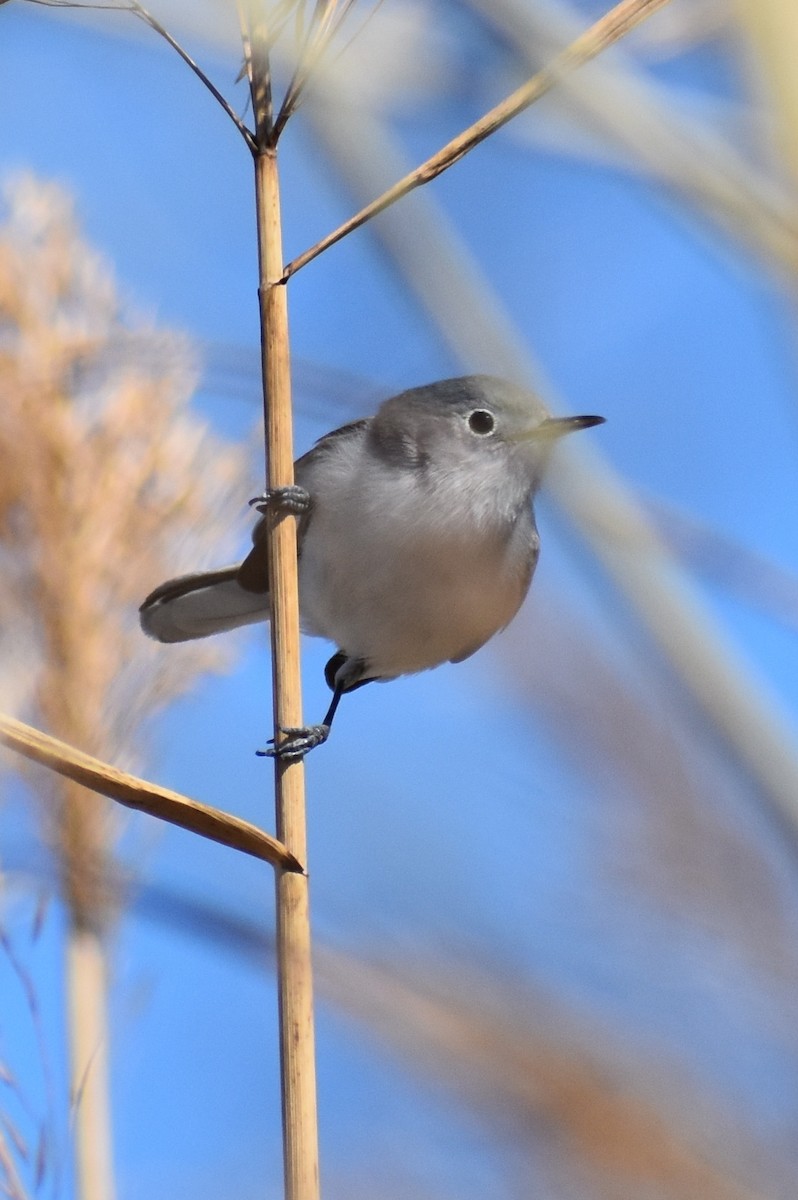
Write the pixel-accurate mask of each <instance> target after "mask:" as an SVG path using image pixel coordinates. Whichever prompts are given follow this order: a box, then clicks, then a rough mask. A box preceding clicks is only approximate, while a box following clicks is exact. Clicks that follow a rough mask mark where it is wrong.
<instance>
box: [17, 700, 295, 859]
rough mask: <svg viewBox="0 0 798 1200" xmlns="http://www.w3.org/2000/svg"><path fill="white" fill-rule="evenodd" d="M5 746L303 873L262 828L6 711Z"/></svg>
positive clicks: (105, 793) (233, 846) (102, 791)
mask: <svg viewBox="0 0 798 1200" xmlns="http://www.w3.org/2000/svg"><path fill="white" fill-rule="evenodd" d="M0 744H2V745H4V746H7V747H8V748H9V749H10V750H14V751H16V753H17V754H21V755H23V757H24V758H28V759H30V760H31V762H36V763H39V764H40V765H41V766H43V767H48V768H49V770H51V771H56V772H57V773H58V774H59V775H64V776H65V777H66V778H67V779H72V780H74V781H75V783H79V784H82V785H83V787H85V788H87V789H88V790H89V791H91V792H97V793H99V795H101V796H107V797H108V798H109V799H110V800H116V801H117V803H118V804H124V806H125V807H126V808H133V809H136V810H137V811H139V812H146V813H149V814H150V816H153V817H158V819H159V820H161V821H168V822H169V824H170V825H177V826H179V827H180V828H181V829H187V830H188V831H189V832H190V833H197V834H199V835H200V837H204V838H208V839H209V840H210V841H213V842H219V843H220V844H221V845H222V846H229V847H230V848H231V849H232V850H240V851H241V852H242V853H244V854H250V855H252V857H253V858H260V859H262V860H263V861H264V862H268V863H271V864H272V865H273V866H275V867H282V869H283V870H285V871H301V870H302V864H301V862H300V861H299V860H298V859H296V858H295V857H294V856H293V855H292V854H289V853H288V851H287V850H286V848H285V846H283V845H281V844H280V842H278V841H277V839H276V838H273V837H272V836H271V835H270V834H268V833H264V832H263V830H262V829H258V827H257V825H252V824H250V822H249V821H242V820H241V819H240V818H239V817H233V816H231V815H230V814H229V813H225V812H222V811H221V810H220V809H218V808H211V806H210V805H208V804H200V802H199V801H198V800H191V799H189V797H188V796H181V795H180V793H179V792H172V791H170V790H169V789H168V788H161V787H157V786H156V785H155V784H154V783H149V782H148V781H147V780H145V779H139V778H138V777H137V776H135V775H128V774H127V772H126V771H119V770H118V769H117V768H116V767H112V766H110V765H109V764H108V763H105V762H102V761H101V760H100V759H99V758H93V757H92V756H91V755H90V754H84V753H83V751H82V750H76V749H75V748H74V747H73V746H68V745H67V743H66V742H62V741H59V739H58V738H54V737H51V736H50V735H49V734H48V733H42V731H41V730H40V729H34V727H33V726H32V725H26V724H24V722H22V721H17V720H16V719H15V718H14V717H9V716H7V715H6V714H5V713H0Z"/></svg>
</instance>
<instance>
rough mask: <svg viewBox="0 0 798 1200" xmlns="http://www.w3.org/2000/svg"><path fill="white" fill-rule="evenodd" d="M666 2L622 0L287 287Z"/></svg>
mask: <svg viewBox="0 0 798 1200" xmlns="http://www.w3.org/2000/svg"><path fill="white" fill-rule="evenodd" d="M667 3H669V0H622V2H621V3H620V4H616V5H615V7H614V8H612V9H610V11H609V12H608V13H605V15H604V16H603V17H601V18H600V19H599V20H598V21H596V22H595V24H594V25H591V26H590V28H589V29H587V30H586V31H585V32H584V33H583V34H581V36H580V37H578V38H576V40H575V41H573V42H571V44H570V46H567V47H566V48H565V50H563V51H562V53H561V54H558V55H557V56H556V58H554V59H553V60H552V61H551V62H550V63H549V64H548V66H546V67H544V68H543V69H542V70H541V71H538V72H537V74H535V75H533V76H532V77H531V79H528V80H527V81H526V83H523V84H521V86H520V87H519V88H516V90H515V91H514V92H512V93H511V94H510V95H509V96H507V97H506V99H504V100H502V101H501V103H500V104H497V105H496V106H495V108H492V109H491V110H490V111H489V112H487V113H485V115H484V116H483V117H480V119H479V120H478V121H475V122H474V124H473V125H469V127H468V129H464V130H463V132H462V133H460V134H458V135H457V137H455V138H452V140H451V141H450V142H447V143H446V145H445V146H443V147H442V148H441V149H440V150H438V152H437V153H436V154H433V155H432V157H431V158H428V159H427V160H426V162H423V163H422V164H421V166H419V167H416V169H415V170H414V171H410V172H409V174H407V175H405V176H404V177H403V178H402V179H400V180H398V181H397V182H396V183H394V184H393V185H392V186H391V187H389V188H388V190H387V191H386V192H383V194H382V195H381V196H378V197H377V199H376V200H372V202H371V203H370V204H367V205H366V206H365V208H361V210H360V212H358V213H355V215H354V216H353V217H350V218H349V220H348V221H345V222H344V223H343V225H339V226H338V228H337V229H334V230H333V231H332V233H328V234H327V236H326V237H323V238H322V239H321V241H320V242H316V244H315V246H311V247H310V248H309V249H308V250H305V251H304V252H303V253H302V254H300V255H299V256H298V257H297V258H294V259H292V261H291V262H290V263H288V264H287V266H286V267H285V269H284V271H283V273H282V282H286V281H287V280H288V279H290V278H291V276H292V275H295V274H296V272H297V271H300V270H301V269H302V267H305V266H307V264H308V263H309V262H312V261H313V259H314V258H317V257H318V256H319V255H320V254H322V253H323V252H324V251H325V250H328V249H329V247H330V246H334V245H335V243H336V242H340V240H341V238H344V237H346V236H347V234H349V233H352V232H353V231H354V230H355V229H359V228H360V226H361V225H365V223H366V221H370V220H371V219H372V217H376V216H377V215H378V214H379V213H381V212H384V211H385V209H386V208H389V207H390V206H391V205H392V204H395V203H396V201H397V200H401V198H402V197H403V196H406V195H407V194H408V192H412V191H413V190H414V189H415V188H417V187H421V186H422V184H425V183H429V182H430V180H432V179H435V178H436V177H437V176H438V175H441V174H442V173H443V172H444V171H446V170H447V169H448V168H449V167H451V166H453V165H454V164H455V163H456V162H459V160H460V159H461V158H463V157H464V155H466V154H468V152H469V151H470V150H473V149H474V147H475V146H478V145H479V143H480V142H483V141H484V140H485V139H486V138H488V137H490V136H491V134H493V133H496V131H497V130H498V129H501V127H502V126H503V125H506V124H507V122H508V121H511V120H512V119H513V117H516V116H517V115H518V114H519V113H521V112H523V111H524V109H526V108H529V106H530V104H533V103H534V101H535V100H538V99H540V97H541V96H543V95H544V94H545V93H546V92H548V91H549V90H550V89H551V88H552V87H554V85H555V83H556V82H557V80H558V79H559V78H560V77H561V76H562V75H563V74H564V73H565V72H566V71H573V70H574V69H575V68H576V67H581V66H583V65H584V64H585V63H587V62H589V61H590V59H591V58H595V57H596V55H597V54H600V53H601V52H602V50H606V48H607V47H608V46H612V45H613V44H614V43H615V42H617V41H620V39H621V38H622V37H625V36H626V34H627V33H630V32H631V31H632V30H633V29H634V28H635V27H636V26H637V25H639V24H640V23H641V21H644V20H645V19H646V18H647V17H650V16H651V14H652V13H654V12H656V11H657V9H659V8H664V6H665V5H666V4H667Z"/></svg>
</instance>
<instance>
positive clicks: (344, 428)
mask: <svg viewBox="0 0 798 1200" xmlns="http://www.w3.org/2000/svg"><path fill="white" fill-rule="evenodd" d="M370 419H371V418H370V417H363V418H361V419H360V420H359V421H350V422H349V424H348V425H341V427H340V428H339V429H333V430H331V431H330V432H329V433H325V435H324V437H322V438H319V440H318V441H317V442H316V444H315V446H313V448H312V449H311V450H308V452H307V454H303V455H302V457H301V458H298V459H297V461H296V462H295V463H294V476H295V478H296V481H297V483H299V484H301V485H302V486H304V485H305V481H306V478H307V476H308V475H309V474H310V473H311V472H312V469H313V465H314V463H317V462H318V461H319V459H320V458H321V457H322V456H323V455H325V454H329V453H330V451H331V450H333V449H334V448H335V447H336V445H340V442H339V439H340V438H359V437H361V436H362V434H363V433H364V431H365V430H366V429H367V428H368V425H369V421H370ZM312 517H313V495H312V493H311V497H310V509H309V510H308V512H306V513H303V514H302V516H301V517H300V519H299V524H298V528H297V543H298V546H299V553H300V554H301V553H302V540H303V538H304V536H305V532H306V530H307V527H308V524H309V523H310V521H311V519H312ZM268 529H269V525H268V518H267V517H266V516H265V515H264V516H262V517H261V518H260V520H259V521H258V522H257V524H256V525H255V527H254V529H253V530H252V549H251V550H250V552H249V554H248V555H247V557H246V558H245V559H244V561H243V562H242V564H241V566H240V567H239V568H238V576H237V579H238V583H239V584H240V586H241V587H242V588H244V590H245V591H247V592H258V593H262V592H268V590H269V563H268V555H267V551H266V537H267V533H268Z"/></svg>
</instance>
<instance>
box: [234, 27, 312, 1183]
mask: <svg viewBox="0 0 798 1200" xmlns="http://www.w3.org/2000/svg"><path fill="white" fill-rule="evenodd" d="M267 37H268V30H267V28H266V22H265V19H264V18H263V17H262V16H261V17H260V19H254V20H251V21H250V25H249V45H250V59H249V67H250V72H251V76H250V82H251V87H252V101H253V108H254V112H255V125H256V139H257V143H258V150H257V152H256V154H255V201H256V208H257V230H258V262H259V289H258V292H259V297H260V319H261V357H262V369H263V403H264V424H265V431H266V466H267V473H268V482H269V487H272V488H275V487H284V486H285V485H287V484H291V483H293V481H294V452H293V433H292V412H291V376H290V364H289V349H288V307H287V296H286V289H285V286H284V285H283V284H282V283H281V282H280V276H281V275H282V269H283V251H282V232H281V226H280V192H279V176H278V170H277V154H276V148H275V145H274V127H273V115H272V106H271V88H270V75H269V60H268V40H267ZM268 546H269V590H270V594H271V644H272V678H273V707H274V737H275V742H276V743H278V742H279V741H280V740H282V737H283V734H282V732H281V730H282V729H284V728H286V727H291V726H300V725H301V724H302V693H301V680H300V670H299V667H300V658H299V586H298V577H297V576H298V573H297V542H296V518H295V517H293V516H289V515H287V514H284V513H283V514H277V515H276V516H275V517H274V518H273V519H272V520H271V523H270V529H269V542H268ZM274 785H275V809H276V823H277V836H278V837H279V838H280V839H281V840H282V841H283V842H284V844H285V846H286V847H287V849H288V850H289V852H290V853H292V854H294V855H295V856H296V857H297V858H298V859H299V860H300V861H301V862H303V863H304V862H305V861H306V850H307V847H306V823H305V772H304V766H303V764H302V762H301V761H300V762H281V761H280V760H279V759H275V762H274ZM275 884H276V891H277V930H276V934H277V988H278V1003H279V1021H280V1070H281V1085H282V1086H281V1095H282V1115H283V1166H284V1173H285V1198H286V1200H318V1196H319V1166H318V1128H317V1116H316V1061H315V1037H314V1029H313V972H312V964H311V941H310V908H309V896H308V880H307V876H306V875H300V874H296V873H290V872H287V871H282V870H277V871H276V872H275Z"/></svg>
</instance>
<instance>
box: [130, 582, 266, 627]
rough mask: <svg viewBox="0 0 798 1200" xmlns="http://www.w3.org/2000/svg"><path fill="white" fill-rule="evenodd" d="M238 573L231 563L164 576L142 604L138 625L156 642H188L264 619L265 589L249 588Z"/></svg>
mask: <svg viewBox="0 0 798 1200" xmlns="http://www.w3.org/2000/svg"><path fill="white" fill-rule="evenodd" d="M237 576H238V567H237V566H234V567H224V568H222V569H221V570H219V571H205V572H203V573H199V574H196V575H181V576H180V577H179V578H177V579H169V580H167V582H166V583H162V584H161V586H160V587H157V588H156V589H155V591H154V592H150V594H149V596H148V597H147V599H146V600H145V601H144V603H143V604H142V605H141V608H140V609H139V617H140V620H141V628H142V629H143V630H144V632H145V633H146V634H148V635H149V636H150V637H151V638H155V639H156V641H158V642H190V641H193V639H194V638H204V637H210V635H211V634H213V633H225V632H226V631H227V630H228V629H237V628H238V627H239V625H251V624H253V623H254V622H256V621H264V620H266V618H267V617H268V615H269V594H268V592H248V591H247V590H246V589H245V588H242V587H241V585H240V583H239V582H238V579H237Z"/></svg>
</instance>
